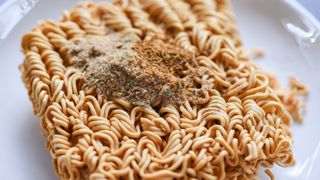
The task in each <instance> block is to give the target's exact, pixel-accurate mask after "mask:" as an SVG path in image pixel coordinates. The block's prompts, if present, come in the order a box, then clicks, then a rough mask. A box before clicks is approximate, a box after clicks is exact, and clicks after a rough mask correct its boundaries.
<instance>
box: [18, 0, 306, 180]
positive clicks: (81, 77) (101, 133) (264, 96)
mask: <svg viewBox="0 0 320 180" xmlns="http://www.w3.org/2000/svg"><path fill="white" fill-rule="evenodd" d="M22 49H23V52H24V54H25V60H24V62H23V64H22V65H21V66H20V69H21V72H22V76H23V81H24V83H25V85H26V87H27V89H28V94H29V97H30V100H31V102H32V104H33V107H34V113H35V114H36V115H37V116H38V117H39V118H40V122H41V127H42V129H43V133H44V134H45V136H46V137H47V143H46V147H47V149H48V151H49V152H50V155H51V157H52V161H53V165H54V168H55V171H56V174H57V176H58V177H59V178H60V179H155V178H159V179H238V178H239V179H254V178H258V176H259V174H258V169H259V168H261V167H262V168H264V169H265V172H266V174H267V175H269V176H270V177H271V178H274V175H273V174H272V172H271V171H270V170H269V169H268V168H269V167H271V166H273V165H278V166H282V167H287V166H290V165H293V164H294V156H293V152H292V144H293V139H292V136H291V132H290V131H289V125H290V123H291V121H292V120H293V119H295V120H297V121H299V122H300V121H301V119H302V116H301V114H300V113H299V112H300V111H301V110H302V109H303V103H302V101H301V100H300V99H299V97H300V96H305V95H306V93H307V88H306V87H305V86H304V85H303V84H300V83H299V82H297V80H295V79H294V78H292V79H291V88H290V90H289V91H282V90H281V87H280V86H279V84H278V82H277V79H276V78H275V77H274V75H270V74H267V73H265V72H263V71H262V70H261V69H260V68H259V67H258V66H257V65H256V64H254V62H253V60H251V59H250V58H249V57H250V54H252V51H248V50H245V49H244V48H243V46H242V43H241V40H240V39H239V34H238V30H237V28H236V25H235V19H234V15H233V12H232V9H231V7H230V2H229V1H228V0H166V1H164V0H118V1H115V2H114V3H109V4H108V3H104V2H103V3H92V2H81V3H79V4H77V5H76V6H75V7H74V8H73V9H72V10H71V11H66V12H65V13H64V14H63V16H62V18H61V20H60V21H58V22H55V21H49V20H47V21H44V22H41V23H40V24H38V25H37V26H36V27H35V28H34V29H33V30H32V31H31V32H28V33H26V34H25V35H24V37H23V39H22Z"/></svg>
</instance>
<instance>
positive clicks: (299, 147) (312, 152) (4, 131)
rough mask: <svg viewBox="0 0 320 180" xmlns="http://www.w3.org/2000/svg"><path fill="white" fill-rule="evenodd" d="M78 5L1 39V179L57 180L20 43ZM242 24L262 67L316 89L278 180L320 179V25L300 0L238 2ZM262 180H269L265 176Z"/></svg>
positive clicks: (45, 3) (46, 13) (43, 14)
mask: <svg viewBox="0 0 320 180" xmlns="http://www.w3.org/2000/svg"><path fill="white" fill-rule="evenodd" d="M76 2H77V1H76V0H68V1H62V0H59V1H49V0H42V1H40V2H39V4H37V5H36V7H35V8H34V9H33V10H32V11H31V12H30V13H28V14H27V15H26V17H25V18H23V19H22V21H21V22H20V23H19V24H18V25H17V26H16V27H15V29H14V30H13V31H12V32H11V33H10V34H9V36H8V37H7V38H6V39H4V40H0V57H1V60H0V82H1V85H0V99H1V103H0V117H1V118H0V120H1V127H0V142H1V148H0V161H1V163H0V179H6V180H12V179H15V180H20V179H23V180H29V179H30V180H32V179H42V180H47V179H48V180H50V179H57V177H56V176H55V173H54V170H53V167H52V165H51V159H50V156H49V153H48V152H47V151H46V150H45V147H44V140H45V138H44V137H42V136H41V129H40V127H39V123H38V120H37V118H36V117H35V116H34V115H33V111H32V106H31V103H30V102H29V99H28V97H27V90H26V89H25V87H24V85H23V84H22V81H21V73H20V72H19V70H18V65H19V64H20V63H21V62H22V60H23V55H22V53H21V52H20V39H21V37H22V35H23V33H24V32H28V31H30V30H31V29H32V27H34V26H35V25H36V24H37V23H38V22H39V21H41V20H44V19H54V20H57V19H58V18H59V17H60V15H61V14H62V11H63V10H64V9H70V8H71V7H72V6H73V5H74V4H75V3H76ZM233 6H234V10H235V13H236V17H237V21H238V26H239V28H240V32H241V35H242V39H243V41H244V44H245V46H246V47H247V48H249V49H262V50H264V51H265V53H266V56H265V57H263V58H261V59H258V60H257V63H259V64H260V65H261V68H262V69H264V70H266V71H269V72H274V73H276V74H277V75H278V77H279V78H280V80H281V81H282V82H283V83H286V81H287V77H288V75H295V76H297V78H298V80H300V81H302V82H304V83H306V84H307V85H308V86H309V89H310V95H309V98H308V103H307V112H306V114H305V119H304V122H303V123H302V124H301V125H297V124H295V125H293V126H292V128H291V130H292V133H293V136H294V146H293V149H294V154H295V157H296V165H295V166H293V167H290V168H279V167H276V166H275V167H274V168H272V169H273V171H274V173H275V175H276V177H277V179H318V172H320V155H319V151H320V143H319V142H320V141H319V140H320V128H319V127H320V121H319V120H318V119H317V117H320V110H319V109H318V107H320V83H319V82H320V81H319V80H320V75H319V73H318V72H319V71H320V37H319V36H320V25H319V22H317V21H316V20H315V19H314V18H313V17H312V16H311V15H310V14H309V13H308V12H307V11H306V10H305V9H303V8H302V7H301V6H300V5H299V4H297V3H296V1H294V0H281V1H279V0H270V1H265V0H233ZM261 177H262V179H267V178H266V177H265V176H264V175H261Z"/></svg>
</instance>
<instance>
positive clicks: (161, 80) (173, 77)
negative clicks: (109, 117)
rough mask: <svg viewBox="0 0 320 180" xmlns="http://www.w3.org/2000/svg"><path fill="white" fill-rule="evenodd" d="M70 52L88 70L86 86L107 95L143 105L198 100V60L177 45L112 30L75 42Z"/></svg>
mask: <svg viewBox="0 0 320 180" xmlns="http://www.w3.org/2000/svg"><path fill="white" fill-rule="evenodd" d="M70 54H71V57H72V59H73V62H74V63H73V65H74V66H75V67H77V68H79V69H80V70H82V71H83V72H84V73H85V77H86V81H85V86H86V87H88V88H95V89H97V91H98V92H99V93H100V94H102V95H104V97H105V98H106V99H109V100H112V99H115V98H123V99H124V100H126V101H129V102H131V104H132V105H142V106H144V107H148V106H152V107H154V106H158V105H164V106H166V105H179V104H181V103H183V102H184V101H185V100H188V99H189V100H191V99H193V100H194V102H195V100H196V98H195V96H193V93H192V92H194V91H192V89H194V88H195V86H194V83H193V80H192V78H190V77H191V76H192V75H193V73H194V72H195V69H194V67H195V66H196V62H195V61H194V58H193V55H192V53H191V52H188V51H186V50H184V49H182V48H179V47H177V46H175V45H172V44H169V43H164V42H163V41H160V40H153V41H146V42H141V41H138V39H137V38H136V37H135V36H134V35H132V34H120V33H112V34H111V35H108V36H107V37H103V38H101V37H99V38H97V37H92V38H88V39H86V40H83V41H82V42H78V43H76V44H73V45H71V46H70ZM187 97H188V98H187Z"/></svg>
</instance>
